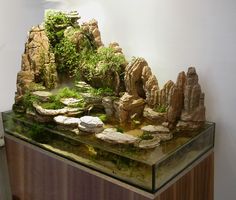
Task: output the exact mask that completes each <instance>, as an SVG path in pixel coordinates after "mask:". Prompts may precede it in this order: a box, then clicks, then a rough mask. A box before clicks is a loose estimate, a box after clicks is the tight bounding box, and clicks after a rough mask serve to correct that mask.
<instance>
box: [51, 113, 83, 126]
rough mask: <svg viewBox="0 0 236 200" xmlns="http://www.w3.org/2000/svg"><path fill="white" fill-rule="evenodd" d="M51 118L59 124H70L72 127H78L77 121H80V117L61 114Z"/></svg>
mask: <svg viewBox="0 0 236 200" xmlns="http://www.w3.org/2000/svg"><path fill="white" fill-rule="evenodd" d="M53 120H54V121H55V122H56V123H57V124H60V125H65V126H72V127H75V126H76V127H78V125H79V123H80V119H79V118H75V117H66V116H63V115H59V116H56V117H54V118H53Z"/></svg>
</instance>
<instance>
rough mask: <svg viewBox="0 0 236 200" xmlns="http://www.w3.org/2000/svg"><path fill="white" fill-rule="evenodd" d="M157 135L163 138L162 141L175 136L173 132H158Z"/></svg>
mask: <svg viewBox="0 0 236 200" xmlns="http://www.w3.org/2000/svg"><path fill="white" fill-rule="evenodd" d="M156 135H157V136H158V137H159V138H160V139H161V141H167V140H171V139H172V138H173V134H172V133H158V134H156Z"/></svg>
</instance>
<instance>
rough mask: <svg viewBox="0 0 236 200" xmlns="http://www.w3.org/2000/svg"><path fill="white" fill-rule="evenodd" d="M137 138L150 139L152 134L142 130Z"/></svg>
mask: <svg viewBox="0 0 236 200" xmlns="http://www.w3.org/2000/svg"><path fill="white" fill-rule="evenodd" d="M139 138H140V139H142V140H151V139H153V135H152V134H150V133H148V132H144V133H143V134H142V135H140V136H139Z"/></svg>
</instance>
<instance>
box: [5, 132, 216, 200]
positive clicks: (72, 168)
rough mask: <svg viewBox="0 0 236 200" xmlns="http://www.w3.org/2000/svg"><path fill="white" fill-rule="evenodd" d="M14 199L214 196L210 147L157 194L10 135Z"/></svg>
mask: <svg viewBox="0 0 236 200" xmlns="http://www.w3.org/2000/svg"><path fill="white" fill-rule="evenodd" d="M6 150H7V159H8V166H9V173H10V182H11V188H12V194H13V200H149V199H155V200H213V185H214V184H213V180H214V179H213V177H214V155H213V151H212V150H211V151H209V152H208V153H206V154H205V155H204V156H202V157H201V158H200V159H199V160H198V161H196V162H195V163H193V164H192V166H190V167H189V168H188V169H186V170H185V171H184V172H182V173H181V174H180V175H179V176H178V177H176V178H175V179H174V180H172V181H171V182H170V183H169V184H168V185H166V186H165V187H164V188H163V189H161V190H160V191H158V192H157V193H156V194H150V193H147V192H144V191H142V190H139V189H136V188H134V187H132V186H129V185H128V184H125V183H122V182H120V181H118V180H115V179H113V178H110V177H108V176H105V175H103V174H101V173H99V172H94V171H93V170H90V169H87V168H86V167H83V166H80V165H78V164H76V163H74V162H71V161H68V160H67V159H64V158H61V157H59V156H56V155H54V154H53V153H50V152H47V151H44V150H42V149H40V148H38V147H35V146H34V145H31V144H28V143H26V142H23V141H21V140H19V139H16V138H14V137H12V136H9V135H6Z"/></svg>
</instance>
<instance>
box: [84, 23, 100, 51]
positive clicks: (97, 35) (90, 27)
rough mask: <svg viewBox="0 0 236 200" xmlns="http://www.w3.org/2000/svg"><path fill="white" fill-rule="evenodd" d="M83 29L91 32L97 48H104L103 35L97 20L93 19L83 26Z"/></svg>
mask: <svg viewBox="0 0 236 200" xmlns="http://www.w3.org/2000/svg"><path fill="white" fill-rule="evenodd" d="M81 27H82V29H83V30H85V31H89V33H91V34H92V35H93V37H94V40H95V43H96V45H97V47H101V46H103V42H102V39H101V34H100V31H99V28H98V22H97V20H95V19H92V20H90V21H88V22H85V23H83V24H82V26H81Z"/></svg>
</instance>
